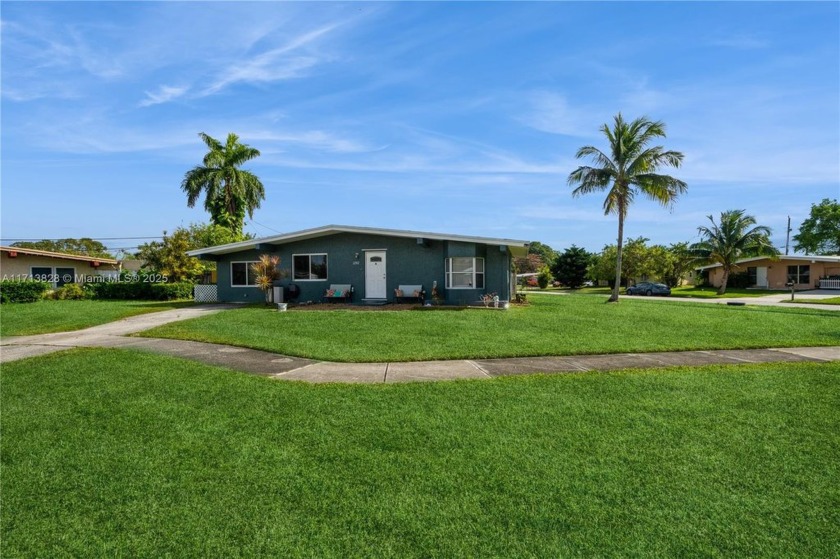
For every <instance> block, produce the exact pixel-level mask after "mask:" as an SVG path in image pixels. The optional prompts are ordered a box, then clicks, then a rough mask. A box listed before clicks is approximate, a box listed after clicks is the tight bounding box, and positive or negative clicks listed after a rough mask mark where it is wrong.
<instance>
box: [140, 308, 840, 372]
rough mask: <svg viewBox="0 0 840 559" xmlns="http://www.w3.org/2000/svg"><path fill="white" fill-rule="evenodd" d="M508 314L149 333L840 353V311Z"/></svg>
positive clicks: (489, 354)
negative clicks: (839, 349)
mask: <svg viewBox="0 0 840 559" xmlns="http://www.w3.org/2000/svg"><path fill="white" fill-rule="evenodd" d="M529 301H530V305H528V306H526V307H513V308H511V309H510V310H508V311H496V310H488V309H484V308H478V309H464V310H449V311H437V310H428V311H416V310H415V311H405V310H403V311H369V312H360V311H355V310H322V311H321V310H319V311H313V310H292V311H290V312H285V313H278V312H276V311H274V310H271V309H269V308H259V307H251V308H243V309H236V310H232V311H227V312H224V313H220V314H216V315H213V316H207V317H202V318H198V319H194V320H188V321H182V322H175V323H171V324H168V325H165V326H161V327H159V328H155V329H153V330H148V331H146V332H144V333H143V335H145V336H150V337H165V338H180V339H187V340H197V341H206V342H215V343H225V344H232V345H239V346H245V347H251V348H256V349H264V350H267V351H273V352H276V353H282V354H286V355H295V356H300V357H308V358H312V359H322V360H328V361H350V362H353V361H356V362H368V361H371V362H373V361H376V362H383V361H421V360H430V359H474V358H475V359H477V358H493V357H514V356H537V355H573V354H592V353H622V352H651V351H667V350H697V349H725V348H755V347H794V346H826V345H840V320H838V318H840V317H838V315H837V313H835V312H832V311H829V310H826V311H819V310H808V309H795V308H779V307H750V306H745V307H729V306H725V305H705V304H698V303H680V302H675V301H663V300H660V299H645V300H629V299H625V300H622V301H621V302H619V303H618V304H607V303H605V302H604V301H605V299H602V298H599V297H586V296H576V295H543V296H539V295H531V296H529Z"/></svg>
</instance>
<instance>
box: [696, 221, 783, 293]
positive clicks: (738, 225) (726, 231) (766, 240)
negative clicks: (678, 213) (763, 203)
mask: <svg viewBox="0 0 840 559" xmlns="http://www.w3.org/2000/svg"><path fill="white" fill-rule="evenodd" d="M707 217H708V218H709V221H711V222H712V226H711V227H705V226H701V227H698V228H697V232H698V233H700V237H701V238H702V240H701V241H700V242H699V243H695V244H693V245H692V246H691V249H692V252H694V254H696V255H697V256H698V257H699V258H700V259H702V260H705V261H707V262H715V263H717V264H720V265H721V266H723V280H722V281H721V284H720V287H719V288H718V291H717V292H718V295H723V294H724V293H726V284H727V283H728V282H729V274H730V272H732V270H733V269H736V268H737V265H736V264H735V263H736V262H737V261H738V260H740V259H742V258H749V257H751V256H777V255H778V254H779V251H778V250H776V249H775V247H773V245H772V243H771V242H770V234H771V231H770V228H769V227H764V226H763V225H756V224H755V223H756V222H755V218H754V217H753V216H751V215H744V210H729V211H726V212H721V213H720V223H719V224H718V223H715V219H714V217H712V216H707Z"/></svg>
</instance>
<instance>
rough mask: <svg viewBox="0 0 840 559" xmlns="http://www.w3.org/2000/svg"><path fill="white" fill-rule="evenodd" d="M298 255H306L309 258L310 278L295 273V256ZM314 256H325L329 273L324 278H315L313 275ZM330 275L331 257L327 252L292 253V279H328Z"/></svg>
mask: <svg viewBox="0 0 840 559" xmlns="http://www.w3.org/2000/svg"><path fill="white" fill-rule="evenodd" d="M298 256H306V257H307V258H308V259H309V270H308V274H309V278H307V279H303V278H298V277H297V274H296V273H295V258H297V257H298ZM313 256H323V257H324V266H326V268H327V273H326V274H325V275H324V277H323V278H313V277H312V257H313ZM329 277H330V257H329V255H328V254H327V253H326V252H301V253H298V254H292V279H293V281H328V279H329Z"/></svg>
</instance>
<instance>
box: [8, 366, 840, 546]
mask: <svg viewBox="0 0 840 559" xmlns="http://www.w3.org/2000/svg"><path fill="white" fill-rule="evenodd" d="M0 374H2V385H3V390H2V393H0V403H1V404H2V409H3V422H2V440H3V445H2V449H0V462H1V463H2V466H3V476H2V495H3V506H2V508H0V525H1V526H0V528H1V529H2V534H3V539H2V549H0V554H2V556H3V557H73V556H78V557H88V556H106V557H120V556H122V557H259V556H262V557H303V556H305V557H342V558H343V557H399V558H411V557H527V556H530V557H577V556H581V557H596V556H601V557H609V556H612V557H616V556H622V557H627V556H637V557H638V556H645V557H651V556H657V557H681V556H698V557H747V556H749V557H831V556H836V555H837V553H838V550H840V532H838V530H837V526H838V525H840V483H838V480H839V479H840V466H838V464H840V416H838V414H837V410H838V409H840V364H838V363H823V364H772V365H760V366H758V365H751V366H735V367H731V366H730V367H705V368H693V369H692V368H682V369H669V370H656V371H650V372H641V371H624V372H616V373H609V374H604V373H584V374H573V375H557V376H530V377H518V378H505V379H495V380H481V381H455V382H440V383H418V384H407V385H376V386H364V385H306V384H301V383H290V382H282V381H272V380H268V379H264V378H259V377H252V376H247V375H244V374H238V373H234V372H231V371H226V370H223V369H218V368H213V367H209V366H205V365H201V364H197V363H194V362H188V361H181V360H178V359H175V358H169V357H162V356H155V355H152V354H146V353H139V352H130V351H126V350H74V351H70V352H66V353H62V354H53V355H49V356H45V357H41V358H36V359H29V360H25V361H20V362H13V363H9V364H4V365H3V368H2V373H0Z"/></svg>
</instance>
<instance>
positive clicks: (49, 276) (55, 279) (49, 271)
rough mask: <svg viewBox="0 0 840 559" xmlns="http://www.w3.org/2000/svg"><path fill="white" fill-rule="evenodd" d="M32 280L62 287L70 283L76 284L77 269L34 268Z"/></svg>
mask: <svg viewBox="0 0 840 559" xmlns="http://www.w3.org/2000/svg"><path fill="white" fill-rule="evenodd" d="M31 272H32V279H34V280H37V281H45V282H47V283H51V284H53V287H61V286H62V285H66V284H68V283H76V268H50V267H48V266H33V267H32V270H31Z"/></svg>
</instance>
